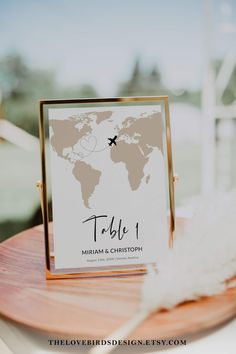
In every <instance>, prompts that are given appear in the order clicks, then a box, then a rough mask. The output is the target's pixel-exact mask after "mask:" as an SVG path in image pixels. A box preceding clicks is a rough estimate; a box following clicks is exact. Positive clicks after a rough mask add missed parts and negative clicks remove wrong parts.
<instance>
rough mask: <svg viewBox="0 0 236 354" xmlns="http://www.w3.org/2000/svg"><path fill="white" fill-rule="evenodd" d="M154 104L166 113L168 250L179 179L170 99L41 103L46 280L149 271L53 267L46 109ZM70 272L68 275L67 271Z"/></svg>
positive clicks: (141, 97) (42, 200) (69, 100)
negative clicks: (175, 174) (168, 210)
mask: <svg viewBox="0 0 236 354" xmlns="http://www.w3.org/2000/svg"><path fill="white" fill-rule="evenodd" d="M140 103H143V104H153V103H160V104H162V105H163V108H164V113H165V140H166V141H165V144H166V155H167V176H168V194H169V197H168V199H169V209H170V217H169V247H172V246H173V242H174V231H175V188H174V183H175V181H176V177H175V176H174V174H173V161H172V146H171V129H170V114H169V102H168V96H140V97H116V98H84V99H53V100H40V101H39V136H40V154H41V181H39V182H38V183H37V187H38V188H39V190H40V198H41V210H42V217H43V225H44V241H45V261H46V262H45V263H46V269H45V271H46V279H62V278H76V277H98V276H114V275H128V274H140V273H145V272H146V266H145V265H142V266H140V265H139V266H138V267H137V268H135V267H133V266H132V267H131V268H132V269H129V267H121V266H119V267H121V268H123V269H119V267H118V268H117V269H113V270H101V269H100V270H99V269H98V270H96V271H92V272H74V270H73V272H69V271H68V270H66V271H65V272H61V271H60V272H58V271H56V270H55V265H54V252H53V247H52V243H53V235H52V234H51V233H50V231H49V209H48V192H47V190H48V186H47V171H46V144H45V142H46V134H45V109H46V108H48V107H52V106H53V105H54V106H55V105H56V106H60V105H80V104H86V105H91V106H93V105H96V104H121V105H122V104H126V105H127V104H140ZM67 271H68V272H67Z"/></svg>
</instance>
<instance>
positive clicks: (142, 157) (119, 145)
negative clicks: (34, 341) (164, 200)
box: [50, 109, 163, 208]
mask: <svg viewBox="0 0 236 354" xmlns="http://www.w3.org/2000/svg"><path fill="white" fill-rule="evenodd" d="M113 113H114V112H113V111H112V110H108V109H107V110H104V111H92V110H91V111H90V112H86V113H81V114H77V115H73V116H71V117H68V118H67V119H64V120H61V119H50V130H51V133H50V144H51V147H52V149H53V150H54V151H55V152H56V154H57V156H58V157H60V158H62V159H64V160H66V161H68V163H70V164H71V165H72V174H73V176H74V178H75V179H76V180H77V181H78V182H79V183H80V187H81V194H82V199H83V203H84V206H85V207H86V208H90V207H91V205H90V200H91V197H92V196H93V195H94V193H96V188H99V183H100V179H101V177H102V173H103V171H102V169H101V170H99V169H97V168H95V167H94V166H93V165H92V164H91V163H90V162H88V161H87V158H88V157H89V156H90V155H91V154H93V153H94V152H96V153H99V154H100V153H101V154H102V153H104V151H106V152H108V156H109V159H110V160H111V162H112V163H114V164H118V163H121V164H123V165H124V166H125V170H126V172H127V179H128V182H129V186H130V189H131V191H133V192H135V191H137V190H138V189H139V187H140V185H141V183H148V182H149V180H150V178H151V176H150V174H145V171H144V168H145V166H146V164H147V163H148V161H149V159H150V156H151V153H152V152H153V150H154V149H159V150H160V151H161V152H162V151H163V144H162V121H161V113H160V112H158V111H156V112H155V111H154V112H152V113H151V114H150V113H146V114H145V113H142V114H140V116H138V117H132V116H127V117H124V119H123V120H122V122H121V123H120V124H117V123H116V122H115V119H114V117H113V115H114V114H113ZM106 124H108V125H109V126H111V125H112V127H113V133H114V135H116V136H117V139H116V145H115V144H112V145H111V146H109V144H108V142H109V141H108V138H111V137H112V136H107V138H106V139H104V140H103V147H102V148H101V142H100V141H99V139H100V138H99V134H98V132H97V128H98V127H100V128H101V127H103V126H104V127H105V125H106ZM100 140H101V139H100ZM98 142H99V144H98Z"/></svg>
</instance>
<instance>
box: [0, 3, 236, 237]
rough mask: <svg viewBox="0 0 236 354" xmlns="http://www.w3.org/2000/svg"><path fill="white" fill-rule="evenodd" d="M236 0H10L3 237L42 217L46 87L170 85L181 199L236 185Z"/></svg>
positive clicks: (91, 90) (4, 74)
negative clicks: (41, 125)
mask: <svg viewBox="0 0 236 354" xmlns="http://www.w3.org/2000/svg"><path fill="white" fill-rule="evenodd" d="M235 44H236V1H234V0H199V1H194V0H178V1H174V0H165V1H160V0H136V1H134V0H126V1H123V2H120V1H114V0H99V1H81V0H70V1H66V0H51V1H47V0H41V1H35V0H28V1H27V0H21V1H17V0H0V240H4V239H6V238H8V237H10V236H11V235H13V234H15V233H17V232H19V231H21V230H23V229H25V228H27V227H30V226H32V225H34V224H37V223H40V222H41V216H40V207H39V196H38V191H37V190H36V187H35V182H36V181H37V180H38V179H39V178H40V155H39V142H38V103H37V101H38V100H39V99H42V98H47V99H48V98H81V97H99V96H107V97H111V96H123V95H124V96H125V95H129V96H133V95H168V96H169V99H170V111H171V125H172V139H173V155H174V170H175V171H176V172H178V174H179V176H180V181H179V183H178V187H177V191H176V193H177V201H176V202H177V206H178V208H179V210H181V207H182V208H183V207H185V206H186V205H189V204H190V203H191V202H190V201H191V198H193V197H195V196H199V195H204V194H205V195H206V194H208V193H212V192H214V191H215V190H230V189H232V188H234V187H235V186H236V158H235V156H236V46H235Z"/></svg>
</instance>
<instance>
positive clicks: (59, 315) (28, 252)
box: [0, 220, 236, 339]
mask: <svg viewBox="0 0 236 354" xmlns="http://www.w3.org/2000/svg"><path fill="white" fill-rule="evenodd" d="M180 223H181V222H180V220H178V222H177V224H178V225H180ZM0 273H1V278H0V314H1V315H2V316H3V317H6V318H8V319H10V320H13V321H15V322H18V323H21V324H23V325H26V326H28V327H30V328H31V329H32V328H33V329H36V330H40V331H43V332H46V333H47V334H49V333H50V334H57V335H63V336H65V335H68V336H77V337H78V336H79V338H89V339H93V338H94V339H99V338H105V337H107V336H108V335H110V334H111V333H112V332H113V331H114V330H116V329H117V328H118V327H119V326H121V325H122V324H123V323H124V322H125V321H127V320H128V319H130V318H131V317H132V315H134V313H135V312H136V310H137V308H138V304H139V296H140V288H141V285H142V282H143V279H144V278H143V277H144V276H143V275H139V276H126V277H110V278H92V279H91V278H87V279H64V280H46V279H45V265H44V242H43V229H42V226H38V227H35V228H32V229H30V230H26V231H24V232H22V233H20V234H19V235H16V236H14V237H12V238H10V239H9V240H7V241H5V242H3V243H2V244H1V245H0ZM235 315H236V288H232V289H230V290H227V291H226V292H225V293H223V294H221V295H218V296H214V297H210V298H205V299H202V300H200V301H197V302H188V303H184V304H182V305H180V306H178V307H176V308H175V309H173V310H171V311H161V312H157V313H155V314H153V315H152V316H151V317H149V318H148V319H147V320H146V321H144V322H143V323H142V324H141V325H140V326H139V327H138V328H137V329H136V330H135V332H134V333H133V334H132V335H131V336H130V338H135V339H137V338H139V339H152V338H153V339H156V338H158V339H159V338H173V337H180V336H184V335H188V334H193V333H196V332H199V331H202V330H205V329H208V328H211V327H214V326H216V325H219V324H221V323H223V322H224V321H226V320H229V319H231V318H232V317H234V316H235Z"/></svg>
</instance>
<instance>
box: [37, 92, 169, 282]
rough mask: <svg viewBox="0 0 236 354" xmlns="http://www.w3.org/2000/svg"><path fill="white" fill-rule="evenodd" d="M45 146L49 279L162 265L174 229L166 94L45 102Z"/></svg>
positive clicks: (42, 112)
mask: <svg viewBox="0 0 236 354" xmlns="http://www.w3.org/2000/svg"><path fill="white" fill-rule="evenodd" d="M40 144H41V167H42V181H41V193H42V213H43V222H44V233H45V252H46V276H47V279H54V278H67V277H78V276H86V277H87V276H106V275H116V274H134V273H137V272H144V271H145V269H146V266H147V265H148V264H151V263H157V264H158V256H160V255H161V254H164V253H165V250H166V249H168V247H170V246H171V245H172V243H173V232H174V228H175V215H174V214H175V213H174V185H173V184H174V180H173V168H172V154H171V135H170V119H169V107H168V97H167V96H161V97H122V98H106V99H105V98H104V99H103V98H96V99H71V100H43V101H40ZM48 190H50V196H51V198H52V215H53V234H51V233H50V232H49V222H48V214H49V213H48V202H49V193H48Z"/></svg>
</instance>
